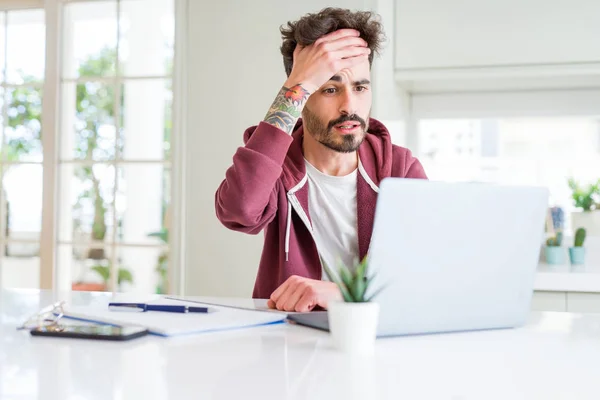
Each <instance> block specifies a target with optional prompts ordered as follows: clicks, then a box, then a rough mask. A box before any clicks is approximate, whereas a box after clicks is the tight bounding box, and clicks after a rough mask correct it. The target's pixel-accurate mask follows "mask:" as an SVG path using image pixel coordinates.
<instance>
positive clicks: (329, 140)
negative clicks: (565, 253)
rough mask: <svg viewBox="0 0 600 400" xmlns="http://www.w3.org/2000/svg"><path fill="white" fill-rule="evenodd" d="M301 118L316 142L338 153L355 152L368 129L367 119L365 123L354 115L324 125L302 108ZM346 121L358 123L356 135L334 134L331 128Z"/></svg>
mask: <svg viewBox="0 0 600 400" xmlns="http://www.w3.org/2000/svg"><path fill="white" fill-rule="evenodd" d="M369 114H370V113H369ZM302 117H303V121H304V122H303V124H304V128H305V129H306V130H307V131H308V132H309V133H310V134H311V135H312V136H313V137H314V138H315V140H316V141H318V142H319V143H321V144H322V145H324V146H326V147H328V148H330V149H331V150H335V151H337V152H340V153H351V152H353V151H356V150H357V149H358V148H359V147H360V145H361V144H362V142H363V140H364V138H365V134H366V132H367V130H368V129H369V123H368V120H369V117H367V121H365V120H364V119H362V118H361V117H359V116H358V115H356V114H353V115H342V116H341V117H339V118H336V119H334V120H333V121H329V123H328V124H327V125H325V124H324V123H323V122H322V121H321V120H320V119H319V117H318V116H317V115H316V114H315V113H313V112H312V111H310V110H309V109H308V108H307V107H304V110H303V113H302ZM347 121H356V122H358V123H360V130H359V131H358V132H357V133H352V134H347V135H338V134H335V132H334V128H333V127H334V126H335V125H338V124H341V123H342V122H347Z"/></svg>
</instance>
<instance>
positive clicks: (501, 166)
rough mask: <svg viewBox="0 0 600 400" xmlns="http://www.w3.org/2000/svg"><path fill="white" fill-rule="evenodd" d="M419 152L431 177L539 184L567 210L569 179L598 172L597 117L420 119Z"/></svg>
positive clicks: (589, 178) (581, 178)
mask: <svg viewBox="0 0 600 400" xmlns="http://www.w3.org/2000/svg"><path fill="white" fill-rule="evenodd" d="M465 134H466V136H465ZM461 136H462V139H459V138H460V137H461ZM471 150H472V152H471ZM419 153H420V158H421V161H422V162H423V165H424V167H425V169H426V171H427V174H428V175H429V177H430V178H431V179H433V180H444V181H482V182H495V183H502V184H515V185H536V186H539V185H542V186H546V187H548V188H549V190H550V195H551V198H550V206H560V207H563V208H564V209H565V211H566V212H570V211H573V210H574V205H573V203H572V201H571V191H570V189H569V186H568V179H569V178H570V177H573V178H575V179H576V180H578V181H580V182H582V183H592V182H596V181H598V179H599V178H600V172H599V171H600V118H598V117H595V116H594V117H592V116H591V117H539V118H501V119H449V120H442V119H424V120H421V121H420V123H419ZM565 229H567V230H568V229H570V226H569V221H568V220H567V221H565Z"/></svg>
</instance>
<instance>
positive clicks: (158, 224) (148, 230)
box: [116, 164, 170, 245]
mask: <svg viewBox="0 0 600 400" xmlns="http://www.w3.org/2000/svg"><path fill="white" fill-rule="evenodd" d="M169 181H170V176H169V172H168V170H167V169H165V167H164V166H163V165H149V164H141V165H125V166H122V167H119V183H118V192H117V199H116V209H117V217H118V220H119V225H118V226H119V232H118V240H119V241H121V242H124V243H134V244H153V245H162V244H166V242H167V238H166V236H163V235H161V234H160V233H161V232H163V230H164V229H165V227H167V226H168V221H167V219H168V214H169V212H168V211H169V210H168V206H169V200H170V199H169V190H170V189H169Z"/></svg>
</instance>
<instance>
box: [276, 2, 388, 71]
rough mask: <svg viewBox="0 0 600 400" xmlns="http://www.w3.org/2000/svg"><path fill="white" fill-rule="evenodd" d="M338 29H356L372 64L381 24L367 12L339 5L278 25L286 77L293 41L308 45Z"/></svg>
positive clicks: (381, 39) (376, 51) (380, 35)
mask: <svg viewBox="0 0 600 400" xmlns="http://www.w3.org/2000/svg"><path fill="white" fill-rule="evenodd" d="M338 29H356V30H357V31H359V32H360V37H361V38H363V39H364V40H365V41H366V42H367V43H368V46H369V49H371V53H370V54H369V65H372V64H373V55H374V54H379V51H380V48H381V44H382V42H383V41H384V40H385V34H384V32H383V26H382V24H381V22H380V21H379V16H378V15H376V14H373V13H372V12H369V11H351V10H348V9H343V8H333V7H328V8H324V9H323V10H321V11H319V12H318V13H314V14H306V15H305V16H303V17H302V18H300V19H299V20H298V21H295V22H291V21H288V23H287V27H286V26H281V28H280V31H281V36H282V38H283V44H282V45H281V54H283V66H284V67H285V73H286V74H287V76H290V73H291V72H292V65H293V63H294V56H293V54H294V49H295V48H296V45H297V44H300V45H302V46H309V45H311V44H313V43H314V42H315V41H316V40H317V39H319V38H320V37H321V36H324V35H326V34H328V33H330V32H333V31H336V30H338Z"/></svg>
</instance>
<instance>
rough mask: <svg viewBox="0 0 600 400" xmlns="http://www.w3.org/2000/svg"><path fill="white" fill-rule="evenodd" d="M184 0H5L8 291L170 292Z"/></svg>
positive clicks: (2, 222)
mask: <svg viewBox="0 0 600 400" xmlns="http://www.w3.org/2000/svg"><path fill="white" fill-rule="evenodd" d="M175 2H176V0H49V1H45V2H44V1H41V0H39V1H37V0H30V1H26V2H21V1H19V2H12V3H11V2H9V3H6V4H3V5H0V106H1V113H0V123H1V130H0V137H1V140H0V143H1V147H0V150H1V151H0V181H1V182H2V190H1V191H0V249H1V250H2V256H0V287H10V288H15V287H16V288H23V287H27V288H39V287H44V288H50V287H55V288H58V289H60V290H64V289H66V288H67V287H69V286H70V287H72V288H74V289H76V290H77V289H85V290H115V291H139V292H143V293H153V292H159V293H166V292H167V291H168V290H169V286H168V282H167V276H168V269H167V268H168V260H169V259H170V256H171V255H172V254H171V252H170V248H169V244H170V243H169V239H168V237H169V234H168V233H169V230H170V229H169V228H170V215H171V206H170V204H171V199H170V193H171V188H170V185H171V171H172V170H173V165H172V161H171V152H172V151H171V136H172V126H173V121H172V120H173V118H172V114H173V110H172V106H173V93H172V92H173V91H172V87H173V77H172V75H173V74H172V71H173V65H174V40H175V39H174V36H175V15H174V14H175V12H174V8H175ZM2 7H7V9H5V10H2ZM19 7H21V8H28V9H18V8H19ZM47 27H48V30H47ZM46 34H48V37H46ZM47 61H48V62H49V66H54V65H60V66H61V68H60V70H58V71H57V70H56V68H51V67H49V68H46V66H45V62H47ZM43 92H46V98H45V99H44V101H42V96H43V94H44V93H43ZM55 94H56V95H57V96H55ZM55 121H57V122H56V123H55ZM54 147H56V148H54ZM179 167H180V164H177V166H176V168H179ZM42 188H44V190H42ZM49 216H50V217H49ZM42 221H44V222H42ZM42 226H43V229H42ZM40 260H42V261H40ZM44 260H45V262H44ZM42 265H43V267H42ZM71 282H72V284H71ZM67 283H68V285H67Z"/></svg>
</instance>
